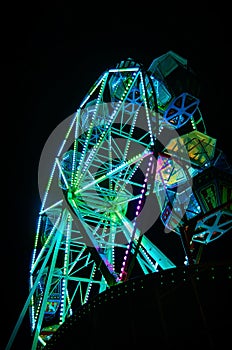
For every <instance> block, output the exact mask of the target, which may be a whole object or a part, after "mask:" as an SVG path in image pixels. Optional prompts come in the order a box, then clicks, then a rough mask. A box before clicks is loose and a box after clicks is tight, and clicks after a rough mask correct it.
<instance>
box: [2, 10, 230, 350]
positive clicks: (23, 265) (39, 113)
mask: <svg viewBox="0 0 232 350" xmlns="http://www.w3.org/2000/svg"><path fill="white" fill-rule="evenodd" d="M37 6H38V7H37V8H31V7H29V8H28V7H27V6H26V5H25V6H24V7H22V6H20V7H19V8H18V9H17V8H15V9H14V11H11V9H9V10H8V11H6V12H7V13H6V18H7V19H8V20H5V30H4V34H3V41H4V43H3V45H6V47H5V48H4V50H3V51H4V53H3V55H4V59H5V60H4V64H3V66H2V72H3V75H4V78H6V83H5V84H4V87H3V89H4V90H5V92H6V97H7V100H5V99H4V100H3V104H4V107H5V110H6V115H5V116H3V118H4V127H3V126H2V136H4V138H5V137H6V139H5V141H4V142H3V144H2V154H3V155H4V157H3V158H4V161H3V163H2V169H3V178H2V186H3V189H4V191H3V192H2V193H5V195H4V196H6V197H7V204H6V206H5V205H4V202H5V201H3V206H5V207H6V208H7V213H6V214H7V215H4V216H3V217H2V220H3V221H4V230H3V231H2V237H3V241H2V253H1V260H2V262H1V265H2V276H1V285H2V290H1V292H2V293H3V296H2V298H1V300H2V304H3V309H2V310H3V311H2V322H3V323H2V326H1V332H0V333H1V336H0V349H4V346H5V345H6V342H7V340H8V339H9V337H10V334H11V332H12V330H13V327H14V325H15V323H16V321H17V318H18V316H19V313H20V312H21V310H22V307H23V305H24V302H25V301H26V297H27V295H28V276H29V264H30V259H31V251H32V249H33V243H34V234H35V229H36V223H37V215H38V211H39V209H40V198H39V193H38V184H37V170H38V164H39V159H40V155H41V152H42V150H43V147H44V144H45V142H46V140H47V138H48V137H49V135H50V133H51V132H52V131H53V129H55V127H56V126H57V125H58V124H59V123H60V122H61V121H62V120H64V119H65V118H67V117H68V116H70V115H71V114H72V113H74V112H75V111H76V109H77V108H78V107H79V104H80V102H81V101H82V99H83V98H84V96H85V94H86V93H87V92H88V90H89V88H90V87H91V86H92V84H93V83H94V82H95V81H96V80H97V78H98V77H99V75H101V74H102V73H103V72H104V71H105V70H106V69H108V68H109V67H111V66H112V65H116V64H117V63H118V62H120V61H121V60H122V59H125V58H128V57H131V58H133V59H134V60H135V61H138V62H139V63H143V64H144V66H145V67H149V65H150V63H151V62H152V60H153V59H154V58H157V57H158V56H160V55H162V54H164V53H166V52H167V51H169V50H173V51H174V52H176V53H177V54H179V55H180V56H182V57H184V58H186V59H187V60H188V62H189V65H190V66H191V67H192V69H193V70H194V71H195V72H196V74H197V75H198V77H199V81H200V86H201V92H200V95H201V104H200V109H201V112H202V114H203V118H204V121H205V124H206V127H207V130H208V135H210V136H212V137H214V138H216V139H217V146H218V147H219V148H220V149H222V150H223V151H224V152H225V154H226V155H227V156H228V158H229V159H230V160H231V158H232V157H231V135H230V133H229V132H228V128H230V126H229V125H230V123H229V118H230V114H229V105H230V97H229V93H228V91H227V86H228V84H227V83H228V82H227V74H228V70H229V66H228V64H229V62H228V51H229V43H228V42H227V41H226V37H227V35H226V29H225V24H224V23H225V20H224V17H223V15H222V14H221V13H220V12H219V11H218V9H215V10H214V9H213V8H211V10H210V11H208V12H207V13H205V14H204V13H201V12H200V11H199V12H198V11H196V10H195V11H194V13H191V12H190V11H191V10H190V9H189V10H188V11H189V12H190V13H189V12H188V13H186V14H182V15H180V14H176V15H174V14H172V15H171V11H170V14H169V15H168V17H167V15H164V13H162V15H160V16H159V14H158V13H157V12H156V11H155V9H154V10H153V11H154V18H153V16H152V15H151V14H149V12H150V10H149V9H147V11H145V14H143V16H144V17H143V18H144V20H143V21H142V22H140V20H139V15H140V13H139V12H140V11H139V9H138V12H136V13H133V20H132V18H130V16H131V17H132V13H130V11H128V13H127V14H125V16H124V15H123V10H120V11H118V10H117V11H113V10H112V12H114V14H113V15H112V16H111V15H110V16H109V17H108V18H107V19H105V18H104V17H105V15H103V14H101V16H99V15H98V16H99V18H95V16H94V12H93V14H92V15H93V20H92V19H91V18H90V17H89V16H87V15H85V14H84V13H83V10H82V11H80V10H78V9H76V7H75V8H74V7H73V8H72V6H70V7H68V6H62V5H54V7H53V8H52V6H50V8H46V7H45V6H44V7H42V5H37ZM3 16H4V14H3ZM146 16H149V18H147V20H146V19H145V18H146ZM82 17H83V20H84V23H83V25H80V19H81V18H82ZM146 24H147V25H146ZM100 28H102V29H103V30H102V31H101V30H100ZM87 29H88V30H87ZM85 30H87V31H85ZM5 119H6V121H5ZM2 120H3V119H2ZM5 125H6V127H5ZM5 179H6V180H7V185H6V184H5ZM212 245H213V246H212V247H209V249H208V251H207V252H206V253H205V254H206V255H205V256H206V258H207V259H209V260H212V261H214V260H215V261H218V260H220V259H221V260H222V261H223V260H225V261H231V255H230V247H231V237H230V236H229V234H226V235H225V237H223V238H222V239H221V240H218V242H215V243H213V244H212ZM223 252H225V254H224V253H223ZM170 258H171V257H170ZM22 350H27V349H26V348H24V347H22ZM28 350H29V349H28Z"/></svg>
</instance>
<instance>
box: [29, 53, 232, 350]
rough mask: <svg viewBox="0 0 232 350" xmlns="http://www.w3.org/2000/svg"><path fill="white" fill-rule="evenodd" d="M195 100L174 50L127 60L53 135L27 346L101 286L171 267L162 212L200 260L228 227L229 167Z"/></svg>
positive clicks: (39, 344)
mask: <svg viewBox="0 0 232 350" xmlns="http://www.w3.org/2000/svg"><path fill="white" fill-rule="evenodd" d="M199 103H200V100H199V98H198V85H197V81H196V79H195V75H194V73H193V72H192V71H191V69H190V68H189V67H188V64H187V61H186V60H185V59H183V58H182V57H180V56H179V55H177V54H175V53H174V52H172V51H169V52H168V53H166V54H164V55H162V56H161V57H159V58H157V59H154V61H153V62H152V64H151V65H150V67H149V68H148V69H145V68H144V67H143V65H141V64H139V63H136V62H135V61H134V60H132V59H127V60H123V61H121V62H120V63H119V64H117V65H116V67H113V68H110V69H108V70H106V71H105V72H104V73H103V74H102V75H101V76H100V77H99V79H98V80H97V81H96V82H95V84H94V85H93V86H92V88H91V89H90V91H89V92H88V94H87V95H86V97H85V98H84V99H83V101H82V103H81V105H80V107H79V108H78V110H77V111H76V113H74V114H73V115H72V116H70V117H68V118H67V119H66V120H65V121H64V122H63V123H61V125H59V126H58V127H57V129H56V130H55V131H54V133H53V134H52V135H51V136H50V138H49V140H48V142H47V144H46V145H45V147H44V151H43V154H42V156H41V162H40V170H39V186H40V194H41V199H42V205H41V210H40V213H39V217H38V226H37V232H36V237H35V247H34V251H33V256H32V261H31V267H30V295H29V297H28V301H27V303H26V304H25V307H24V312H25V311H26V309H29V311H30V321H31V322H30V324H31V331H32V334H33V345H32V349H37V348H39V349H42V348H44V347H46V344H47V342H49V340H50V338H51V337H52V336H53V334H54V333H55V332H56V331H57V329H58V328H59V327H60V325H62V324H63V323H64V322H65V321H66V319H67V318H69V317H71V316H72V314H73V312H74V311H75V310H77V309H78V308H79V307H80V306H82V305H83V304H85V303H87V302H88V300H90V299H91V298H92V297H94V296H96V295H98V294H99V293H102V292H103V291H105V290H106V289H108V288H111V287H113V286H115V285H117V284H119V283H124V282H125V281H127V280H128V279H130V278H131V277H133V276H135V275H146V274H150V273H154V272H157V271H160V270H165V269H170V268H175V267H176V266H175V264H174V263H173V261H172V257H168V256H166V255H165V254H164V253H163V252H162V250H160V249H159V248H158V247H157V246H156V245H155V244H154V241H153V240H152V234H149V235H148V234H147V232H151V231H150V230H151V229H152V227H153V225H154V224H155V222H156V221H157V220H158V219H159V220H161V221H162V223H163V225H164V229H165V231H166V233H168V232H174V233H176V234H177V235H178V236H179V237H180V239H181V241H182V243H183V248H184V250H185V255H186V259H185V261H183V264H197V263H198V262H199V261H200V253H201V249H202V246H204V245H206V244H208V243H210V242H211V241H213V240H215V239H217V238H219V237H221V236H222V235H223V234H224V233H225V232H227V231H228V230H229V229H230V228H231V227H232V213H231V188H232V187H231V174H232V173H231V167H230V165H229V164H228V163H227V161H226V158H225V156H224V154H223V152H221V151H220V150H218V149H217V147H216V140H215V139H214V138H212V137H210V136H208V135H207V132H206V127H205V124H204V120H203V117H202V114H201V112H200V109H199ZM51 145H52V146H51ZM48 153H49V154H51V155H52V156H51V159H52V164H48V161H47V160H48V158H47V154H48ZM48 169H49V172H50V173H49V174H48V173H47V171H48ZM153 234H154V235H155V230H154V232H153Z"/></svg>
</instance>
